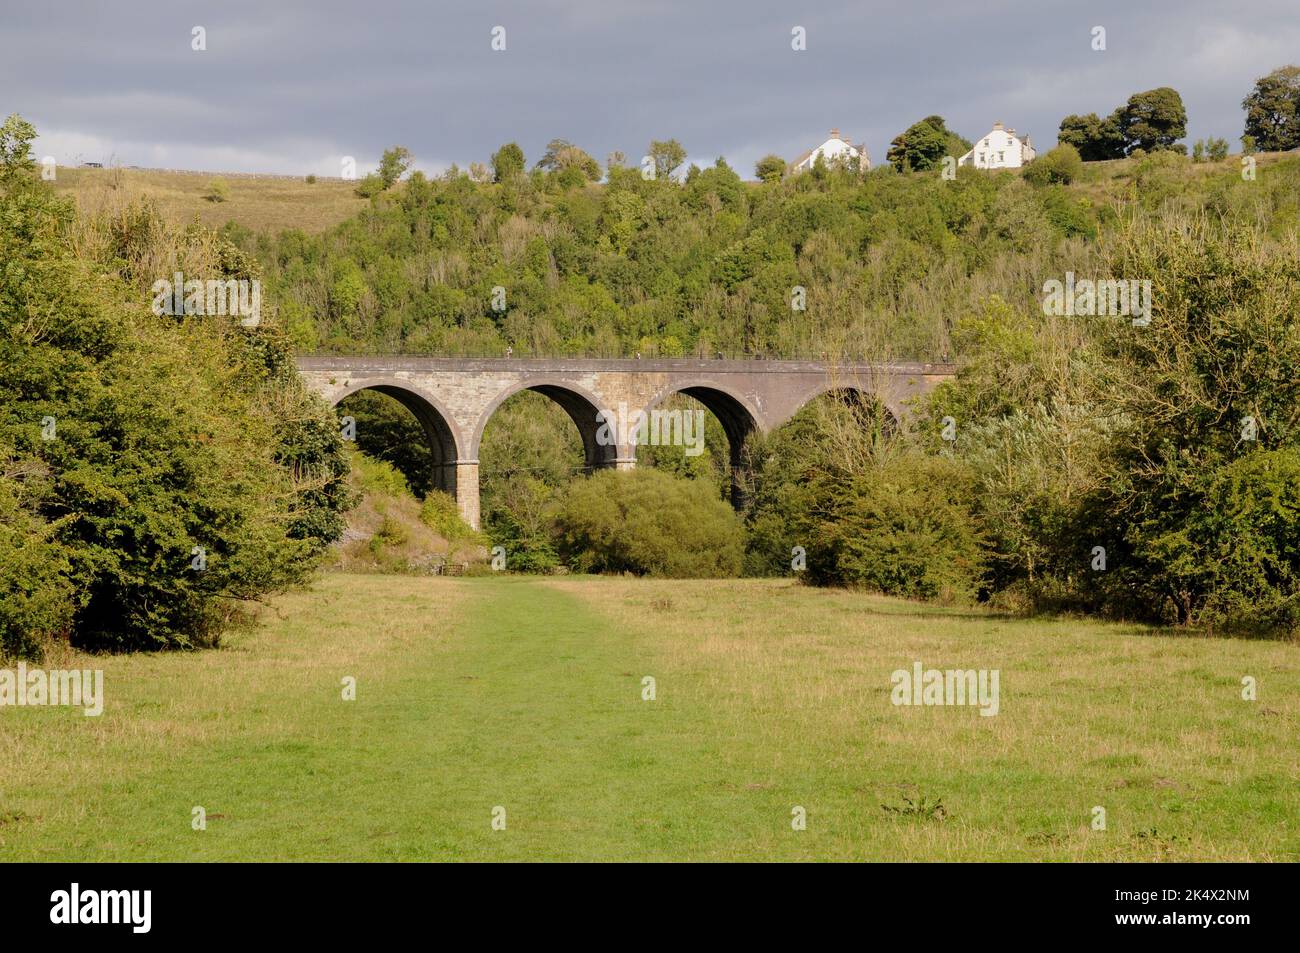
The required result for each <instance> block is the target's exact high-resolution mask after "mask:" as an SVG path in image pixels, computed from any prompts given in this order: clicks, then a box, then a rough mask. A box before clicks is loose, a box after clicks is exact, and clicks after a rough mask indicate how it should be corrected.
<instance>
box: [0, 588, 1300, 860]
mask: <svg viewBox="0 0 1300 953" xmlns="http://www.w3.org/2000/svg"><path fill="white" fill-rule="evenodd" d="M916 660H920V661H922V662H924V663H925V664H926V665H927V666H934V667H942V668H948V667H965V668H997V669H1000V671H1001V713H1000V714H999V715H998V716H996V717H981V716H980V715H979V714H978V711H977V710H976V709H974V708H957V707H931V708H906V707H894V706H893V705H891V704H890V699H889V693H890V687H891V685H890V673H891V672H892V671H893V670H895V669H897V668H908V667H910V666H911V664H912V662H913V661H916ZM49 664H50V666H51V667H55V666H56V665H63V666H72V665H77V666H81V665H92V666H95V667H102V668H103V669H104V670H105V681H106V693H107V703H106V710H105V713H104V715H103V716H102V717H100V718H98V719H94V718H85V717H83V716H82V715H81V714H80V713H74V712H71V711H67V710H60V709H49V708H44V709H42V708H23V709H15V708H4V709H0V861H11V860H56V859H57V860H188V859H196V860H242V859H258V860H289V859H304V860H332V859H339V860H342V859H362V860H442V859H453V860H460V859H463V860H526V859H562V860H577V859H598V860H622V859H652V860H667V859H701V860H704V859H773V860H777V859H782V860H794V859H898V860H976V859H983V858H990V857H991V858H1006V859H1024V860H1227V859H1237V860H1297V859H1300V785H1298V784H1297V781H1298V780H1300V768H1298V766H1297V746H1296V737H1297V734H1298V732H1297V728H1298V727H1300V699H1298V695H1297V689H1298V688H1300V647H1298V646H1297V645H1295V644H1294V643H1283V642H1251V641H1236V640H1226V639H1204V638H1194V637H1189V636H1185V635H1180V634H1169V633H1149V632H1146V631H1144V630H1140V629H1136V628H1133V627H1124V626H1115V625H1102V624H1097V623H1092V622H1080V621H1041V620H1038V621H1029V620H1010V619H1003V618H999V617H996V616H991V615H987V614H984V613H980V612H962V611H948V610H943V609H936V608H934V607H931V606H923V605H917V604H913V603H906V602H900V601H896V600H888V599H882V598H876V597H870V596H864V595H860V594H853V593H845V592H822V591H816V590H811V589H807V588H804V587H801V586H798V585H794V584H791V583H787V582H778V581H743V582H725V583H723V582H703V581H681V582H677V581H643V580H625V579H591V578H572V579H551V580H539V579H526V578H499V577H493V578H483V579H454V580H448V579H436V578H412V577H388V576H357V575H343V574H337V575H330V576H327V577H325V578H324V579H323V580H322V581H321V582H319V583H318V584H317V585H316V586H315V587H314V589H313V590H312V591H310V592H305V593H297V594H293V595H290V596H286V597H283V598H281V599H280V600H278V601H277V603H276V605H275V607H274V611H271V612H268V613H267V614H266V615H265V617H264V620H263V624H262V626H260V627H259V628H257V629H254V630H252V631H249V632H246V633H243V634H240V635H239V636H238V637H236V638H234V639H232V640H231V642H230V643H229V645H228V646H227V647H226V648H223V649H221V650H217V651H209V652H202V653H192V654H168V655H144V656H134V657H115V658H103V659H89V658H87V657H83V656H73V657H69V658H67V659H60V660H52V661H51V662H50V663H49ZM345 675H352V676H354V677H356V679H357V686H358V687H357V700H356V701H354V702H345V701H343V700H341V697H340V679H341V678H343V676H345ZM646 675H650V676H653V677H654V678H655V679H656V689H657V698H656V700H654V701H643V700H642V699H641V691H642V689H641V680H642V677H643V676H646ZM1244 675H1253V676H1254V677H1255V678H1256V679H1257V680H1258V684H1259V700H1258V701H1255V702H1246V701H1243V700H1242V699H1241V697H1240V681H1241V678H1242V676H1244ZM936 801H941V802H942V806H943V807H942V810H934V809H933V805H934V804H935V802H936ZM195 805H201V806H203V807H204V808H205V809H206V810H207V812H208V817H209V822H208V829H207V830H206V831H194V830H192V829H191V826H190V818H191V813H190V812H191V808H192V807H193V806H195ZM498 805H500V806H503V807H504V808H505V809H506V819H507V826H506V829H505V830H504V831H493V830H492V828H491V812H492V809H493V808H494V807H495V806H498ZM796 805H799V806H802V807H804V808H805V809H806V811H807V818H808V824H807V829H806V830H804V831H795V830H792V829H791V825H790V818H791V810H792V808H793V807H794V806H796ZM918 805H923V806H920V807H914V806H918ZM1094 805H1101V806H1104V807H1105V808H1106V811H1107V820H1108V825H1107V826H1108V829H1107V830H1106V831H1104V832H1100V831H1093V830H1091V829H1090V828H1089V821H1090V819H1091V810H1092V808H1093V806H1094Z"/></svg>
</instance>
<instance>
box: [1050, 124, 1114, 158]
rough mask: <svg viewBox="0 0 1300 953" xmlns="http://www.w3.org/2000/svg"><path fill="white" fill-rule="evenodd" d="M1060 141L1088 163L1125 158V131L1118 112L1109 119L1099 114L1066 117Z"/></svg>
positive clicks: (1057, 137)
mask: <svg viewBox="0 0 1300 953" xmlns="http://www.w3.org/2000/svg"><path fill="white" fill-rule="evenodd" d="M1056 141H1057V142H1058V143H1060V144H1061V145H1063V146H1073V147H1074V148H1075V149H1076V150H1077V151H1078V153H1079V157H1080V158H1081V159H1082V160H1083V161H1084V162H1098V161H1103V160H1106V159H1122V158H1123V157H1124V131H1123V129H1122V128H1121V125H1120V121H1119V118H1118V111H1117V113H1116V114H1112V115H1111V116H1110V117H1108V118H1106V119H1102V118H1100V117H1099V116H1098V115H1097V114H1096V113H1088V114H1087V115H1084V116H1078V115H1072V116H1066V117H1065V118H1064V119H1062V120H1061V128H1060V131H1059V132H1058V133H1057V135H1056Z"/></svg>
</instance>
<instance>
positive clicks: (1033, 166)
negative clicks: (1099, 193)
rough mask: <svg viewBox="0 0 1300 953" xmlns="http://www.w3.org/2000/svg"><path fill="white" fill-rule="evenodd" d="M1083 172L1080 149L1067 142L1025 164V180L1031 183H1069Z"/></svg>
mask: <svg viewBox="0 0 1300 953" xmlns="http://www.w3.org/2000/svg"><path fill="white" fill-rule="evenodd" d="M1082 174H1083V159H1081V158H1079V150H1078V149H1076V148H1074V146H1072V145H1069V144H1066V145H1060V146H1057V147H1056V148H1055V149H1052V150H1051V151H1050V152H1047V153H1045V154H1044V155H1041V156H1039V157H1038V158H1037V159H1035V160H1034V161H1033V162H1030V163H1029V165H1027V166H1025V170H1024V172H1022V173H1021V175H1023V176H1024V178H1025V181H1026V182H1028V183H1029V184H1030V185H1057V184H1059V185H1069V184H1070V183H1071V182H1073V181H1074V180H1075V179H1077V178H1078V177H1079V176H1080V175H1082Z"/></svg>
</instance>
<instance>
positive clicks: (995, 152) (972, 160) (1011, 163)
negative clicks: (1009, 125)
mask: <svg viewBox="0 0 1300 953" xmlns="http://www.w3.org/2000/svg"><path fill="white" fill-rule="evenodd" d="M1036 154H1037V153H1035V152H1034V146H1033V144H1032V143H1031V142H1030V141H1029V136H1027V135H1020V134H1019V133H1017V132H1016V131H1015V130H1014V129H1004V128H1003V127H1002V123H1000V122H995V123H994V124H993V128H992V129H990V130H989V131H988V132H987V133H985V134H984V135H983V136H982V137H981V138H979V139H976V140H975V145H974V146H973V147H972V148H971V151H970V152H968V153H966V154H965V155H964V156H962V157H961V158H960V159H958V160H957V164H958V165H972V166H974V167H975V168H977V169H1018V168H1020V167H1021V166H1022V165H1024V164H1025V163H1026V162H1028V161H1029V160H1030V159H1032V158H1033V157H1034V156H1035V155H1036Z"/></svg>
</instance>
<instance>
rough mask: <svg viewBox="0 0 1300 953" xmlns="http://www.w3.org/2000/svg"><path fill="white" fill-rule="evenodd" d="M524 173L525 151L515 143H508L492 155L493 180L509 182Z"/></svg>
mask: <svg viewBox="0 0 1300 953" xmlns="http://www.w3.org/2000/svg"><path fill="white" fill-rule="evenodd" d="M523 173H524V150H523V149H521V148H519V144H518V143H515V142H507V143H506V144H505V145H504V146H502V147H501V148H500V149H498V150H497V151H496V152H494V153H492V179H493V181H495V182H509V181H511V180H512V179H514V178H517V177H518V176H521V175H523Z"/></svg>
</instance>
